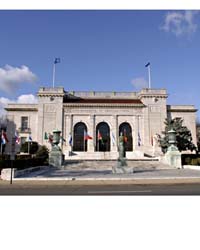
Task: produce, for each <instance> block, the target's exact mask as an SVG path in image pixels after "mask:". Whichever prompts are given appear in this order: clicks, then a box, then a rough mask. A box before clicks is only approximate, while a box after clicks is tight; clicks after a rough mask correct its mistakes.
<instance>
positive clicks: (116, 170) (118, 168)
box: [112, 158, 133, 174]
mask: <svg viewBox="0 0 200 250" xmlns="http://www.w3.org/2000/svg"><path fill="white" fill-rule="evenodd" d="M112 172H113V174H131V173H133V169H132V168H130V167H128V166H127V163H126V158H119V159H118V161H117V164H116V165H115V166H113V167H112Z"/></svg>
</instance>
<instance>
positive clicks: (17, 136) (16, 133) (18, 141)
mask: <svg viewBox="0 0 200 250" xmlns="http://www.w3.org/2000/svg"><path fill="white" fill-rule="evenodd" d="M15 142H16V143H17V144H18V145H19V144H20V136H19V134H18V132H17V131H15Z"/></svg>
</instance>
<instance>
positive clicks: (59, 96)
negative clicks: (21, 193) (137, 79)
mask: <svg viewBox="0 0 200 250" xmlns="http://www.w3.org/2000/svg"><path fill="white" fill-rule="evenodd" d="M166 101H167V92H166V90H165V89H142V90H141V91H140V92H95V91H90V92H67V91H65V90H64V89H63V88H62V87H56V88H46V87H45V88H40V89H39V91H38V104H8V106H7V107H6V110H7V118H8V125H7V136H8V139H9V140H10V141H12V138H13V137H14V134H15V131H18V132H19V135H20V137H21V141H22V142H23V141H24V140H26V138H27V137H28V136H29V134H31V136H32V139H33V140H34V141H37V142H38V143H39V144H41V145H47V146H48V147H50V144H49V143H48V142H47V141H46V140H45V139H44V134H45V132H46V133H52V131H53V130H54V129H58V130H60V131H61V132H62V136H63V138H64V139H65V140H66V141H65V142H61V147H62V149H63V153H64V154H65V158H68V159H76V158H77V159H80V158H81V159H100V158H101V159H102V158H105V159H116V158H117V156H118V147H117V145H118V137H119V134H120V133H121V132H122V134H123V135H125V136H126V138H127V143H126V150H127V154H126V156H127V158H135V157H142V156H143V155H144V153H146V154H152V152H153V150H155V145H154V146H153V145H152V144H153V143H154V144H155V142H153V141H154V140H153V138H154V135H155V134H161V133H162V131H163V130H164V128H165V125H164V120H165V118H167V117H171V118H174V117H182V118H183V119H184V124H185V125H186V126H187V127H188V128H189V129H190V130H191V133H192V137H193V142H194V144H196V125H195V124H196V111H197V110H196V109H195V107H194V106H193V105H178V106H174V105H173V106H171V105H167V103H166ZM84 131H85V133H87V134H88V135H89V136H91V137H92V139H89V140H84ZM70 135H71V136H72V146H71V145H70V144H69V137H70ZM98 137H99V138H98ZM101 137H102V140H100V139H101ZM11 147H12V146H11V144H10V145H7V149H6V150H7V151H9V152H10V150H11ZM15 150H16V151H17V150H18V148H17V147H16V148H15ZM71 151H72V155H70V152H71Z"/></svg>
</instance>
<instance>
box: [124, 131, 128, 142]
mask: <svg viewBox="0 0 200 250" xmlns="http://www.w3.org/2000/svg"><path fill="white" fill-rule="evenodd" d="M127 141H128V137H127V136H126V129H124V142H125V143H126V142H127Z"/></svg>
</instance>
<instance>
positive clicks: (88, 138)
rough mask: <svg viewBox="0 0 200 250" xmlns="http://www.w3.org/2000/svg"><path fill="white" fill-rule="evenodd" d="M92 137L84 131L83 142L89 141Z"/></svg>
mask: <svg viewBox="0 0 200 250" xmlns="http://www.w3.org/2000/svg"><path fill="white" fill-rule="evenodd" d="M91 139H92V137H91V136H90V135H89V134H88V133H87V132H86V131H85V130H84V141H86V140H91Z"/></svg>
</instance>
